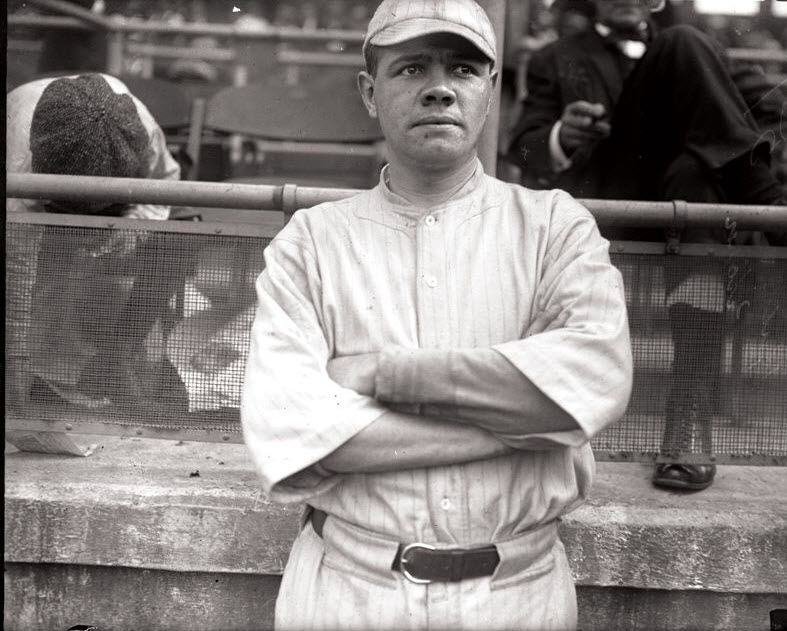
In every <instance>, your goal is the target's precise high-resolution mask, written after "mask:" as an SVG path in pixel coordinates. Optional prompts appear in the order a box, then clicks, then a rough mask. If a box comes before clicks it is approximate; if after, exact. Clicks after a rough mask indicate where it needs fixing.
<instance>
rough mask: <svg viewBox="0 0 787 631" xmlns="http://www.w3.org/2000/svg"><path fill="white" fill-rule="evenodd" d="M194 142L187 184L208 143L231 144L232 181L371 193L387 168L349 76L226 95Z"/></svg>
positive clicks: (212, 105)
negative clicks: (352, 189) (192, 162)
mask: <svg viewBox="0 0 787 631" xmlns="http://www.w3.org/2000/svg"><path fill="white" fill-rule="evenodd" d="M198 109H199V108H195V111H197V110H198ZM190 136H191V137H190V141H189V153H190V154H191V155H192V157H193V158H194V160H195V167H196V169H197V170H196V173H192V176H191V177H190V179H199V177H198V168H199V161H198V156H199V152H200V147H202V146H203V145H204V144H205V143H206V142H208V141H210V140H212V141H213V142H216V141H221V142H225V143H227V144H231V159H230V162H231V168H232V172H231V179H232V180H233V181H243V182H253V183H261V184H262V183H264V184H283V183H293V184H300V185H302V186H330V187H343V188H369V187H371V186H373V185H374V184H375V183H376V181H377V178H378V177H379V170H380V166H381V165H382V162H383V152H382V147H383V145H382V132H381V131H380V128H379V126H378V125H377V122H376V121H375V120H373V119H371V118H370V117H369V115H368V113H367V112H366V109H365V108H364V106H363V103H362V102H361V98H360V96H359V95H358V91H357V88H356V87H355V82H354V79H353V75H352V74H351V73H348V72H347V70H346V69H335V68H333V69H331V68H326V69H325V71H324V72H323V73H321V75H320V76H319V77H317V78H316V79H315V80H314V81H310V82H309V83H308V84H305V83H298V84H297V85H292V84H291V83H290V82H288V81H287V78H286V75H285V74H283V73H282V74H274V75H272V76H270V77H268V79H267V80H266V81H265V83H264V84H262V83H255V84H250V85H246V86H242V87H228V88H225V89H223V90H221V91H219V92H217V93H216V94H215V95H213V96H212V97H211V98H209V99H208V100H207V101H206V102H205V104H204V113H198V114H197V120H192V127H191V132H190ZM233 137H234V138H235V139H238V138H239V137H241V138H243V139H245V140H246V142H245V143H240V142H238V141H237V140H236V141H234V142H233V143H229V142H228V140H229V139H230V138H233Z"/></svg>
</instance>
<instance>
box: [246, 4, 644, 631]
mask: <svg viewBox="0 0 787 631" xmlns="http://www.w3.org/2000/svg"><path fill="white" fill-rule="evenodd" d="M364 55H365V57H366V62H367V71H366V72H362V73H360V75H359V80H358V83H359V87H360V91H361V96H362V98H363V100H364V103H365V104H366V107H367V108H368V111H369V114H370V115H371V116H372V117H376V118H377V119H378V120H379V122H380V125H381V128H382V130H383V132H384V134H385V138H386V141H387V144H388V151H389V157H390V163H389V164H388V165H387V166H386V167H385V168H384V169H383V171H382V174H381V178H380V183H379V184H378V185H377V186H376V187H375V188H374V189H372V190H370V191H366V192H363V193H361V194H359V195H357V196H354V197H352V198H349V199H346V200H343V201H339V202H331V203H326V204H321V205H319V206H316V207H314V208H311V209H307V210H301V211H299V212H297V213H296V214H295V215H294V216H293V218H292V220H291V221H290V222H289V223H288V225H287V226H286V227H285V228H284V229H283V230H282V231H281V232H280V233H279V235H278V236H277V237H276V238H275V239H274V240H273V241H272V242H271V244H270V245H269V246H268V248H267V250H266V253H265V255H266V269H265V271H264V272H263V273H262V274H261V276H260V277H259V279H258V281H257V293H258V301H259V302H258V309H257V315H256V318H255V322H254V326H253V330H252V342H251V349H250V356H249V361H248V367H247V373H246V382H245V387H244V393H243V400H242V421H243V428H244V434H245V439H246V443H247V444H248V446H249V448H250V450H251V453H252V455H253V458H254V460H255V462H256V464H257V466H258V468H259V470H260V472H261V474H262V480H263V484H264V487H265V490H266V491H267V492H269V494H270V497H271V499H273V500H274V501H280V502H307V503H308V505H309V509H308V510H307V513H306V516H305V519H304V526H303V529H302V531H301V532H300V534H299V536H298V538H297V540H296V542H295V544H294V546H293V549H292V551H291V554H290V558H289V561H288V563H287V567H286V569H285V571H284V577H283V580H282V585H281V589H280V592H279V597H278V600H277V605H276V626H277V628H279V629H284V628H289V629H405V628H409V629H426V628H429V629H435V628H440V629H514V628H516V629H534V630H535V629H538V630H543V629H561V630H564V629H571V628H574V627H575V626H576V595H575V591H574V584H573V579H572V577H571V573H570V570H569V568H568V564H567V560H566V555H565V552H564V550H563V546H562V544H561V543H560V541H559V539H558V537H557V520H558V518H559V517H560V516H562V515H564V514H565V513H566V512H568V511H570V510H571V509H573V508H575V507H576V506H577V505H578V504H579V503H581V502H582V500H583V499H584V498H585V497H586V496H587V494H588V491H589V489H590V485H591V481H592V478H593V473H594V460H593V454H592V451H591V449H590V446H589V444H588V440H589V439H590V438H591V437H592V436H593V435H595V434H596V433H597V432H598V431H599V430H600V429H602V428H603V427H605V426H606V425H608V424H609V423H612V422H614V421H616V420H617V419H619V418H620V416H621V415H622V414H623V412H624V410H625V407H626V404H627V402H628V398H629V394H630V390H631V371H632V369H631V351H630V344H629V337H628V326H627V319H626V310H625V303H624V297H623V287H622V282H621V276H620V274H619V273H618V271H617V270H616V269H615V268H614V267H613V266H612V265H611V264H610V261H609V256H608V251H607V249H608V242H607V241H605V240H604V239H603V238H602V237H601V236H600V235H599V233H598V230H597V227H596V224H595V222H594V220H593V218H592V217H591V215H590V214H589V213H588V211H587V210H586V209H585V208H584V207H582V206H581V205H580V204H579V203H577V202H576V201H575V200H574V199H572V198H571V197H570V196H569V195H568V194H566V193H564V192H562V191H557V190H553V191H531V190H528V189H525V188H523V187H521V186H518V185H513V184H507V183H504V182H501V181H499V180H497V179H495V178H492V177H490V176H488V175H485V174H484V172H483V168H482V166H481V164H480V162H479V160H478V158H477V156H476V146H477V143H478V139H479V136H480V133H481V129H482V127H483V125H484V121H485V119H486V116H487V114H488V112H489V109H490V105H491V103H492V97H493V90H494V85H495V81H496V80H497V76H498V75H497V71H496V61H497V56H496V42H495V36H494V32H493V30H492V26H491V24H490V22H489V19H488V17H487V16H486V14H485V12H484V11H483V9H482V8H481V7H479V6H478V5H477V4H476V3H475V2H473V1H472V0H431V1H427V0H424V1H421V2H413V1H412V0H410V1H405V0H384V2H382V4H381V5H380V6H379V8H378V9H377V11H376V13H375V14H374V16H373V18H372V20H371V22H370V24H369V28H368V31H367V35H366V40H365V42H364Z"/></svg>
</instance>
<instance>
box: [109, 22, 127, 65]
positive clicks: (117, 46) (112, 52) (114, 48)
mask: <svg viewBox="0 0 787 631" xmlns="http://www.w3.org/2000/svg"><path fill="white" fill-rule="evenodd" d="M123 48H124V33H123V31H121V30H120V29H117V30H111V31H107V74H111V75H114V76H119V75H121V74H123Z"/></svg>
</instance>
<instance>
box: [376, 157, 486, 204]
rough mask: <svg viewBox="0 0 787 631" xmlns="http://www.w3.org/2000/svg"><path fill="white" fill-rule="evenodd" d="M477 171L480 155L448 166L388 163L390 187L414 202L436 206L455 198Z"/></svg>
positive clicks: (388, 182)
mask: <svg viewBox="0 0 787 631" xmlns="http://www.w3.org/2000/svg"><path fill="white" fill-rule="evenodd" d="M475 171H476V156H475V154H473V155H472V156H471V158H470V159H469V160H468V161H467V162H466V163H464V164H462V165H460V166H458V167H454V168H450V169H445V170H429V171H427V170H425V169H424V170H416V169H410V168H407V167H405V166H404V165H402V164H401V163H398V162H391V163H390V164H389V166H388V181H387V184H388V188H390V189H391V191H392V192H393V193H396V194H397V195H399V196H400V197H404V198H405V199H406V200H407V201H408V202H410V203H411V204H413V205H414V206H423V207H426V206H432V205H434V204H440V203H442V202H446V201H448V200H449V199H451V198H452V197H453V196H454V195H455V194H456V193H457V192H459V191H460V190H461V189H462V187H464V185H465V184H467V183H468V182H469V181H470V178H472V177H473V175H474V174H475Z"/></svg>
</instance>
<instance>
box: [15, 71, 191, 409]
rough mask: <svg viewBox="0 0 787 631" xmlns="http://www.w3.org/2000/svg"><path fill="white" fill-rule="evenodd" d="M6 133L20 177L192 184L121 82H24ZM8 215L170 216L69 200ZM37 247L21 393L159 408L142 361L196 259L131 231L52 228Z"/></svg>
mask: <svg viewBox="0 0 787 631" xmlns="http://www.w3.org/2000/svg"><path fill="white" fill-rule="evenodd" d="M6 131H7V145H6V164H7V170H8V172H11V173H49V174H58V175H83V176H101V177H130V178H155V179H171V180H177V179H179V177H180V168H179V166H178V164H177V162H176V161H175V160H174V159H173V157H172V156H171V155H170V154H169V152H168V150H167V146H166V142H165V139H164V134H163V132H162V130H161V128H160V127H159V126H158V124H157V123H156V121H155V120H154V119H153V117H152V116H151V114H150V112H149V111H148V110H147V108H146V107H145V106H144V105H143V104H142V103H141V102H140V101H139V100H138V99H137V98H136V97H134V96H133V95H131V94H130V93H129V91H128V89H127V87H126V86H125V85H124V84H123V83H122V82H121V81H119V80H118V79H116V78H114V77H112V76H109V75H103V74H85V75H78V76H73V77H64V78H45V79H39V80H36V81H33V82H30V83H27V84H24V85H22V86H19V87H18V88H16V89H15V90H13V91H12V92H10V93H9V94H8V96H7V127H6ZM7 210H8V211H9V212H19V211H22V212H24V211H27V212H54V213H69V214H84V215H106V216H117V217H129V218H138V219H167V217H168V216H169V208H168V207H163V206H151V205H124V204H109V203H91V202H62V201H57V200H45V201H32V200H20V199H9V200H8V201H7ZM105 233H106V234H105ZM35 250H36V252H35V254H34V255H33V256H32V257H28V259H27V262H26V263H25V264H24V265H23V266H26V267H27V268H29V269H28V270H27V271H28V272H29V275H30V276H31V277H32V276H34V277H35V283H34V285H33V287H32V299H31V303H30V305H29V309H28V310H27V316H26V317H27V319H28V323H27V326H26V327H25V329H26V344H27V351H28V352H29V362H30V364H29V369H30V371H31V373H32V375H33V376H34V378H33V383H32V384H30V385H29V386H28V385H24V386H22V387H23V388H28V387H29V388H30V391H29V392H28V393H19V394H21V395H24V394H31V395H32V396H33V398H42V399H44V400H51V399H53V398H54V399H56V400H65V401H67V402H70V403H77V404H80V405H85V406H87V407H92V408H95V407H103V406H105V405H109V404H110V403H114V404H119V405H129V406H136V405H138V404H141V403H144V402H145V401H149V400H150V393H145V392H143V391H142V390H143V388H142V387H141V386H140V383H139V372H140V371H138V370H137V369H136V368H137V367H138V366H137V364H138V363H139V358H140V356H141V355H142V354H143V351H144V349H143V342H144V341H145V339H146V337H147V335H148V334H149V333H150V330H151V327H152V326H153V324H154V322H155V321H156V319H158V318H159V317H161V315H162V313H163V312H164V311H165V310H166V308H167V304H168V300H169V298H170V296H171V295H172V293H173V291H174V290H175V286H176V283H177V282H179V279H182V275H183V273H184V272H183V270H181V269H180V268H181V267H182V266H183V265H184V262H183V261H179V260H177V259H176V257H165V256H164V254H163V247H162V243H161V237H159V236H157V235H156V234H155V233H154V234H144V233H138V232H136V231H128V230H109V231H103V230H84V229H83V230H80V229H72V228H69V229H65V228H63V227H56V226H45V227H44V228H43V230H42V232H41V236H40V241H39V243H38V244H37V246H36V248H35ZM22 258H24V257H22ZM33 259H35V260H33ZM129 277H130V278H132V279H133V285H132V287H131V289H130V292H129V290H128V287H127V284H128V283H126V282H125V280H126V279H127V278H129ZM169 374H170V375H173V376H174V371H170V372H169Z"/></svg>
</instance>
